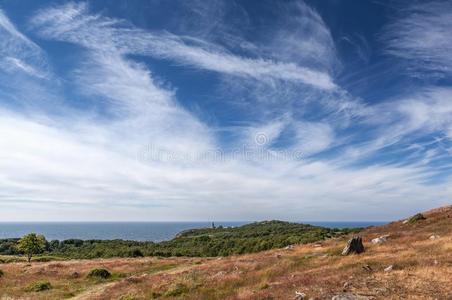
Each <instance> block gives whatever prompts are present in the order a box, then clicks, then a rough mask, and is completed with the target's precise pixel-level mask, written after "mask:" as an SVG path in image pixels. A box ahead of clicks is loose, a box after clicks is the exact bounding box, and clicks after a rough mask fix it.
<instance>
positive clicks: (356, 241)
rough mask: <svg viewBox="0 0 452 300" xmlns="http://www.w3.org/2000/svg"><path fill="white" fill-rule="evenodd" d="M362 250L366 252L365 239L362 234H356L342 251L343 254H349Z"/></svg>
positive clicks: (358, 252)
mask: <svg viewBox="0 0 452 300" xmlns="http://www.w3.org/2000/svg"><path fill="white" fill-rule="evenodd" d="M362 252H364V245H363V240H362V238H361V237H360V236H354V237H353V238H351V239H350V240H349V241H348V242H347V245H346V246H345V248H344V250H343V251H342V255H349V254H351V253H356V254H360V253H362Z"/></svg>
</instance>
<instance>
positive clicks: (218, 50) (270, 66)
mask: <svg viewBox="0 0 452 300" xmlns="http://www.w3.org/2000/svg"><path fill="white" fill-rule="evenodd" d="M32 24H33V25H34V26H35V27H37V28H38V30H39V32H40V33H41V34H42V35H43V36H47V37H51V38H57V39H59V40H66V41H77V42H80V43H82V44H83V45H84V46H86V47H91V46H94V47H103V48H105V49H111V48H115V49H117V50H118V51H119V52H121V53H123V54H143V55H150V56H155V57H158V58H164V59H170V60H174V61H176V62H178V63H180V64H183V65H186V66H192V67H196V68H200V69H205V70H210V71H214V72H219V73H222V74H228V75H233V76H239V77H251V78H254V79H260V80H287V81H293V82H299V83H304V84H307V85H310V86H314V87H316V88H320V89H325V90H330V89H334V88H335V87H336V85H335V84H334V82H333V79H332V78H331V77H330V75H329V74H328V73H325V72H321V71H318V70H315V69H311V68H308V67H305V66H302V65H298V64H296V63H294V62H289V63H287V62H281V61H276V60H273V59H266V58H261V57H256V58H252V57H243V56H239V55H234V54H232V53H231V52H229V51H227V50H226V49H224V48H222V47H220V46H218V45H214V44H211V43H208V42H206V41H202V40H199V39H196V38H191V37H187V36H176V35H174V34H171V33H168V32H156V33H153V32H149V31H143V30H141V29H138V28H136V27H133V26H132V25H129V24H126V23H124V22H121V21H118V20H114V19H110V18H107V17H103V16H101V15H95V14H89V13H88V8H87V5H86V4H85V3H79V4H74V3H71V4H67V5H65V6H63V7H59V8H51V9H46V10H45V11H42V12H41V13H38V14H37V15H36V16H35V17H34V18H33V20H32ZM107 37H110V39H109V40H108V43H104V42H105V40H106V38H107ZM99 50H101V49H99Z"/></svg>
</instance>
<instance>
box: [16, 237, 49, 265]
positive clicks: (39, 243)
mask: <svg viewBox="0 0 452 300" xmlns="http://www.w3.org/2000/svg"><path fill="white" fill-rule="evenodd" d="M45 246H46V239H45V238H44V236H42V235H37V234H36V233H30V234H27V235H25V236H23V237H22V238H21V239H20V240H19V242H18V243H17V249H18V250H19V251H20V252H22V253H24V254H25V255H27V259H28V262H30V261H31V257H32V256H33V255H34V254H38V253H42V252H43V251H44V250H45Z"/></svg>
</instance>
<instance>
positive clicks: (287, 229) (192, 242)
mask: <svg viewBox="0 0 452 300" xmlns="http://www.w3.org/2000/svg"><path fill="white" fill-rule="evenodd" d="M352 231H356V229H353V230H352V229H334V228H324V227H318V226H312V225H306V224H300V223H290V222H282V221H262V222H255V223H251V224H247V225H243V226H239V227H224V228H223V227H221V226H220V227H216V228H201V229H190V230H185V231H183V232H181V233H179V234H178V235H177V236H176V237H175V238H173V239H171V240H168V241H163V242H159V243H153V242H139V241H124V240H79V239H69V240H63V241H58V240H52V241H50V242H46V247H45V248H46V249H45V251H44V252H43V253H41V255H40V256H39V257H35V258H34V259H35V260H38V261H42V260H46V259H47V260H49V259H51V260H54V259H56V258H60V259H67V258H78V259H84V258H89V259H92V258H111V257H142V256H162V257H170V256H189V257H214V256H228V255H232V254H244V253H252V252H259V251H263V250H269V249H274V248H282V247H284V246H287V245H291V244H306V243H310V242H315V241H320V240H324V239H327V238H331V237H338V236H341V235H344V234H347V233H350V232H352ZM18 241H19V239H18V238H12V239H0V255H2V254H3V255H17V254H20V253H19V251H18V249H17V242H18ZM7 259H8V258H7ZM15 259H16V260H17V257H16V258H15ZM4 260H5V259H4ZM9 260H11V258H9ZM1 261H2V259H1V258H0V262H1Z"/></svg>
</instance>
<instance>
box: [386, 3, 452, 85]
mask: <svg viewBox="0 0 452 300" xmlns="http://www.w3.org/2000/svg"><path fill="white" fill-rule="evenodd" d="M451 19H452V4H451V3H450V2H448V1H428V2H427V1H426V2H414V3H413V4H409V5H408V7H406V8H403V9H401V10H400V12H399V15H398V16H397V19H396V20H395V21H394V22H393V23H392V24H389V25H388V26H386V28H385V32H384V34H383V35H382V37H383V40H384V41H385V42H386V43H387V49H386V52H387V53H389V54H391V55H394V56H396V57H399V58H402V59H405V60H406V61H407V63H408V67H409V69H410V71H411V72H412V73H413V75H416V76H419V77H432V76H444V75H447V76H449V75H451V73H452V55H451V52H452V32H451V30H450V20H451Z"/></svg>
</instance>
